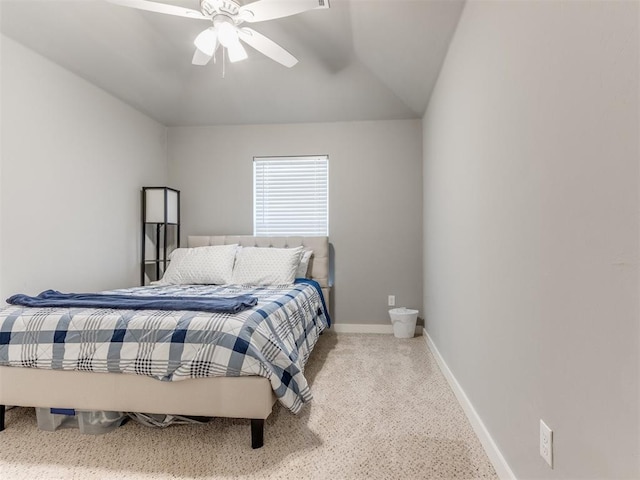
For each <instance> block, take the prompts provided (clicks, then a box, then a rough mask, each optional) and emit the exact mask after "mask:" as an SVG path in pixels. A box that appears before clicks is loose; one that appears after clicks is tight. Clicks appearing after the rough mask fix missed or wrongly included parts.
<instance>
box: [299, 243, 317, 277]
mask: <svg viewBox="0 0 640 480" xmlns="http://www.w3.org/2000/svg"><path fill="white" fill-rule="evenodd" d="M311 255H313V250H304V251H303V252H302V256H301V257H300V264H299V265H298V270H296V278H307V271H308V270H309V260H311Z"/></svg>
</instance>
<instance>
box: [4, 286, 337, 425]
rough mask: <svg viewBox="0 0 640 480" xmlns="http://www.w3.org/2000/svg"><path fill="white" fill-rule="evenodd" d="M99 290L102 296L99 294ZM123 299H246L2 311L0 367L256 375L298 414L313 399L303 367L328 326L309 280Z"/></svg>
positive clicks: (159, 290)
mask: <svg viewBox="0 0 640 480" xmlns="http://www.w3.org/2000/svg"><path fill="white" fill-rule="evenodd" d="M105 293H107V292H105ZM108 293H120V294H129V295H169V296H176V295H187V296H206V295H221V296H233V295H240V294H249V295H254V296H256V297H257V298H258V304H257V305H256V306H255V307H254V308H251V309H248V310H245V311H243V312H240V313H237V314H225V313H206V312H195V311H184V310H178V311H167V310H164V311H163V310H137V311H134V310H119V309H95V308H61V307H48V308H29V307H20V306H8V307H6V308H4V309H2V310H0V365H6V366H15V367H32V368H43V369H54V370H83V371H90V372H118V373H130V374H137V375H147V376H150V377H154V378H156V379H159V380H164V381H179V380H183V379H186V378H200V377H214V376H241V375H259V376H262V377H265V378H267V379H269V381H270V382H271V386H272V388H273V391H274V393H275V395H276V397H278V399H279V400H280V402H281V403H282V404H283V405H284V406H286V407H287V408H289V409H290V410H291V411H292V412H294V413H298V412H299V411H300V409H301V408H302V405H303V404H304V403H306V402H308V401H309V400H311V398H312V395H311V392H310V389H309V385H308V384H307V380H306V379H305V377H304V375H303V370H304V365H305V364H306V362H307V359H308V357H309V354H310V353H311V351H312V350H313V347H314V345H315V344H316V341H317V340H318V336H319V335H320V333H321V332H322V330H324V328H326V327H327V320H326V316H325V312H324V309H323V306H322V301H321V297H320V295H319V293H318V292H317V290H316V289H315V288H314V287H313V286H311V285H308V284H297V285H295V286H291V287H283V288H280V287H259V288H255V287H254V288H246V287H240V286H234V285H226V286H212V285H171V286H154V287H137V288H131V289H122V290H114V291H112V292H108Z"/></svg>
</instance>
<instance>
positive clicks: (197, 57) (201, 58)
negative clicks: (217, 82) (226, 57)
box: [191, 48, 213, 67]
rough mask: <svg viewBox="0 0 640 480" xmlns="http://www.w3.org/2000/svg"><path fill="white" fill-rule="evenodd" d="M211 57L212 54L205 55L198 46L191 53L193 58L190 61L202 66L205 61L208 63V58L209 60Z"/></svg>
mask: <svg viewBox="0 0 640 480" xmlns="http://www.w3.org/2000/svg"><path fill="white" fill-rule="evenodd" d="M212 57H213V55H207V54H206V53H204V52H203V51H202V50H200V49H199V48H196V51H195V53H194V54H193V60H191V63H193V64H194V65H199V66H201V67H204V66H205V65H206V64H207V63H209V60H211V58H212Z"/></svg>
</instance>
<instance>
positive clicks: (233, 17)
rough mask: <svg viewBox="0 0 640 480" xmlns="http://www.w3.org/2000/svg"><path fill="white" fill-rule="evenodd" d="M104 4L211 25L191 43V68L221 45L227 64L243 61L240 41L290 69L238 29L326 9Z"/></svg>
mask: <svg viewBox="0 0 640 480" xmlns="http://www.w3.org/2000/svg"><path fill="white" fill-rule="evenodd" d="M107 1H108V2H109V3H114V4H117V5H123V6H125V7H132V8H137V9H140V10H147V11H150V12H157V13H165V14H167V15H176V16H179V17H186V18H194V19H196V20H207V21H209V22H211V23H212V26H210V27H209V28H207V29H206V30H203V31H202V32H201V33H200V34H199V35H198V36H197V37H196V39H195V41H194V42H193V43H194V44H195V46H196V51H195V53H194V55H193V60H192V62H191V63H193V64H194V65H206V64H207V63H209V60H211V58H214V55H215V53H216V50H217V49H218V47H220V45H222V47H224V49H226V53H227V56H228V58H229V61H230V62H238V61H240V60H244V59H246V58H247V51H246V50H245V49H244V47H243V46H242V43H241V42H240V40H242V41H243V42H245V43H246V44H247V45H250V46H251V47H253V48H255V49H256V50H257V51H259V52H261V53H262V54H264V55H266V56H267V57H269V58H271V59H272V60H275V61H276V62H278V63H280V64H282V65H284V66H285V67H289V68H291V67H293V66H294V65H295V64H296V63H298V60H297V59H296V58H295V57H294V56H293V55H291V54H290V53H289V52H287V51H286V50H285V49H284V48H282V47H281V46H280V45H278V44H277V43H275V42H274V41H273V40H270V39H269V38H267V37H265V36H264V35H262V34H261V33H258V32H256V31H255V30H253V29H252V28H249V27H243V26H241V25H242V24H243V23H245V22H247V23H257V22H264V21H266V20H273V19H276V18H282V17H288V16H290V15H296V14H298V13H302V12H306V11H307V10H311V9H314V8H329V0H257V1H254V2H251V3H247V4H245V5H243V4H242V3H241V0H198V1H199V2H200V11H198V10H193V9H190V8H184V7H180V6H177V5H169V4H166V3H159V2H152V1H149V0H107ZM223 51H224V50H223ZM214 61H215V58H214Z"/></svg>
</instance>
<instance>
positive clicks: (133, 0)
mask: <svg viewBox="0 0 640 480" xmlns="http://www.w3.org/2000/svg"><path fill="white" fill-rule="evenodd" d="M107 2H109V3H114V4H116V5H122V6H123V7H131V8H137V9H138V10H147V11H149V12H156V13H166V14H167V15H176V16H178V17H187V18H198V19H200V20H209V17H205V16H204V15H203V14H202V13H201V12H199V11H197V10H192V9H190V8H184V7H178V6H176V5H167V4H166V3H158V2H150V1H148V0H107Z"/></svg>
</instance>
